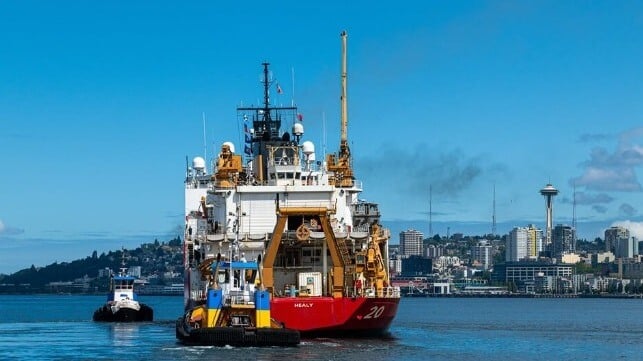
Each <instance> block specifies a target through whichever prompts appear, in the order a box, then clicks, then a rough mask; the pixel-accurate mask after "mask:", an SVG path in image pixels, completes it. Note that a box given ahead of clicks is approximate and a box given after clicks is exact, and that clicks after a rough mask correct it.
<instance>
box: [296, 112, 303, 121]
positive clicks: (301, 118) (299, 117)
mask: <svg viewBox="0 0 643 361" xmlns="http://www.w3.org/2000/svg"><path fill="white" fill-rule="evenodd" d="M297 120H299V121H300V122H303V121H304V115H303V114H301V113H299V114H297Z"/></svg>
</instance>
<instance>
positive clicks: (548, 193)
mask: <svg viewBox="0 0 643 361" xmlns="http://www.w3.org/2000/svg"><path fill="white" fill-rule="evenodd" d="M540 194H542V195H543V196H544V197H545V208H546V209H547V216H546V217H547V235H546V236H545V237H546V239H545V245H546V246H547V247H549V245H551V228H552V223H553V213H554V206H553V198H554V197H555V196H556V195H557V194H558V189H556V188H554V186H553V185H551V183H547V185H546V186H545V188H543V189H541V190H540ZM543 248H544V247H543Z"/></svg>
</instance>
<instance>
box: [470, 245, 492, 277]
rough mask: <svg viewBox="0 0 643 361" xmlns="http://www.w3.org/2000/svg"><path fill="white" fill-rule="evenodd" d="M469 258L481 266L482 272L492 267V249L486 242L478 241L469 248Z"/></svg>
mask: <svg viewBox="0 0 643 361" xmlns="http://www.w3.org/2000/svg"><path fill="white" fill-rule="evenodd" d="M471 258H472V259H473V261H478V262H480V264H482V268H483V269H484V270H488V269H490V268H491V267H492V266H493V247H492V246H491V245H490V244H489V242H487V241H480V242H478V244H477V245H475V246H473V247H472V248H471Z"/></svg>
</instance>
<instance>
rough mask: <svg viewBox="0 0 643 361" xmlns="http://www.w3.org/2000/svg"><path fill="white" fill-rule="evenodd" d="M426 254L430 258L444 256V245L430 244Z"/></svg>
mask: <svg viewBox="0 0 643 361" xmlns="http://www.w3.org/2000/svg"><path fill="white" fill-rule="evenodd" d="M426 256H427V257H428V258H438V257H440V256H444V246H436V245H433V244H430V245H428V246H427V247H426Z"/></svg>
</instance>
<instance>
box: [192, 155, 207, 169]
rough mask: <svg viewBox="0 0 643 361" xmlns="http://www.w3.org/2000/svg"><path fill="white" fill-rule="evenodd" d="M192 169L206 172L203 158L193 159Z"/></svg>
mask: <svg viewBox="0 0 643 361" xmlns="http://www.w3.org/2000/svg"><path fill="white" fill-rule="evenodd" d="M192 168H194V169H196V170H204V169H205V159H203V158H201V157H194V159H192Z"/></svg>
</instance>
